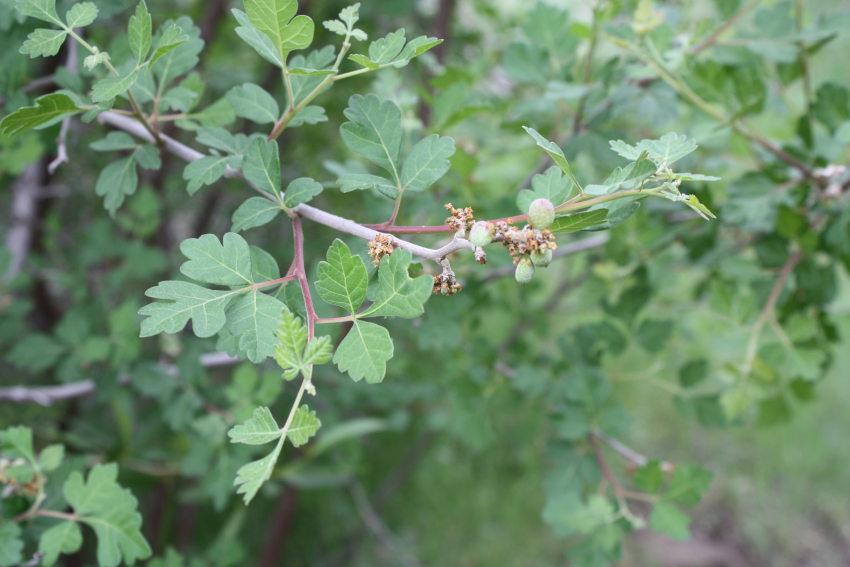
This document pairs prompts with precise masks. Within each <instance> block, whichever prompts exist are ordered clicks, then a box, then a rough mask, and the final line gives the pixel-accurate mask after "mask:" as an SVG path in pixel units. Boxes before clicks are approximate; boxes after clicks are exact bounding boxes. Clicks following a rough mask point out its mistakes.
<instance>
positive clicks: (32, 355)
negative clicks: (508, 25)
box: [6, 333, 67, 372]
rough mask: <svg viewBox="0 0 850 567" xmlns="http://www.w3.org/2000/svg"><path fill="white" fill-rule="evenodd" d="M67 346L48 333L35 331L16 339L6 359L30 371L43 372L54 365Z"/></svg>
mask: <svg viewBox="0 0 850 567" xmlns="http://www.w3.org/2000/svg"><path fill="white" fill-rule="evenodd" d="M66 350H67V347H66V346H65V345H63V344H61V343H59V342H58V341H56V340H54V339H53V338H51V337H49V336H48V335H43V334H41V333H33V334H30V335H25V336H24V337H22V338H21V339H19V340H17V341H15V345H14V346H13V347H12V350H11V351H10V352H9V354H7V355H6V360H8V361H9V362H11V363H12V364H14V365H15V366H18V367H19V368H24V369H26V370H29V371H30V372H42V371H44V370H47V369H48V368H50V367H51V366H53V365H54V364H55V363H56V361H57V360H59V357H60V356H62V353H63V352H65V351H66Z"/></svg>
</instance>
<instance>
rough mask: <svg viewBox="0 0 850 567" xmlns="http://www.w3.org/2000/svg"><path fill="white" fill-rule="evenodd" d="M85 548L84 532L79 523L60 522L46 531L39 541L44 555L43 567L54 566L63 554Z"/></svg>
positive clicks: (39, 546) (40, 550)
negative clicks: (44, 566) (46, 566)
mask: <svg viewBox="0 0 850 567" xmlns="http://www.w3.org/2000/svg"><path fill="white" fill-rule="evenodd" d="M82 546H83V532H82V530H80V525H79V524H77V522H60V523H58V524H56V525H55V526H53V527H51V528H49V529H47V530H45V531H44V532H43V533H42V534H41V538H40V539H39V540H38V551H39V552H41V553H43V554H44V557H43V559H42V565H53V564H54V563H56V560H57V559H58V558H59V554H61V553H75V552H77V551H79V549H80V548H81V547H82Z"/></svg>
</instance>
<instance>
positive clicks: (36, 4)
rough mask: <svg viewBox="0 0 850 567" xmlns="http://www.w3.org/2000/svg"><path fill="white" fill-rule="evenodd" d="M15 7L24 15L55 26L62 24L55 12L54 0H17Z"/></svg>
mask: <svg viewBox="0 0 850 567" xmlns="http://www.w3.org/2000/svg"><path fill="white" fill-rule="evenodd" d="M15 8H17V9H18V12H20V13H21V14H23V15H24V16H29V17H31V18H37V19H39V20H43V21H45V22H50V23H51V24H56V25H57V26H62V25H64V24H63V23H62V20H60V19H59V16H58V15H57V14H56V0H17V2H15Z"/></svg>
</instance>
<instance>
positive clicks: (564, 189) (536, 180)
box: [516, 166, 578, 213]
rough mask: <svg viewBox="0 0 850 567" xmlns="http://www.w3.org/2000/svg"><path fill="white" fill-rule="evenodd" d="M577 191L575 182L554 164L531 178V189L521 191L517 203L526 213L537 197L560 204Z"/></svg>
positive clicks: (556, 204)
mask: <svg viewBox="0 0 850 567" xmlns="http://www.w3.org/2000/svg"><path fill="white" fill-rule="evenodd" d="M576 193H578V188H577V187H576V186H575V185H574V184H573V182H572V181H571V180H569V179H567V178H566V177H565V176H564V174H563V172H562V171H561V169H560V168H559V167H555V166H552V167H550V168H549V169H547V170H546V171H544V172H543V173H538V174H537V175H535V176H534V177H532V178H531V189H523V190H522V191H520V192H519V194H518V195H517V199H516V203H517V207H518V208H519V210H520V211H522V212H523V213H526V212H528V207H529V205H531V202H532V201H534V200H535V199H548V200H549V201H551V202H552V204H553V205H555V206H558V205H560V204H561V203H565V202H567V200H569V198H570V197H572V196H574V195H575V194H576Z"/></svg>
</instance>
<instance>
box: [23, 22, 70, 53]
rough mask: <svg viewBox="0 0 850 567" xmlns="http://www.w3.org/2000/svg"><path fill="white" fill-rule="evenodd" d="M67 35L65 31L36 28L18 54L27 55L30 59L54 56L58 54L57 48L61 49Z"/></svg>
mask: <svg viewBox="0 0 850 567" xmlns="http://www.w3.org/2000/svg"><path fill="white" fill-rule="evenodd" d="M67 35H68V33H67V32H66V31H65V30H50V29H46V28H38V29H36V30H34V31H32V32H30V34H29V35H28V36H27V39H26V41H24V43H23V45H21V49H20V50H19V52H20V53H23V54H24V55H29V56H30V58H35V57H50V56H52V55H56V54H57V53H59V48H60V47H62V44H63V43H64V42H65V36H67Z"/></svg>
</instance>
